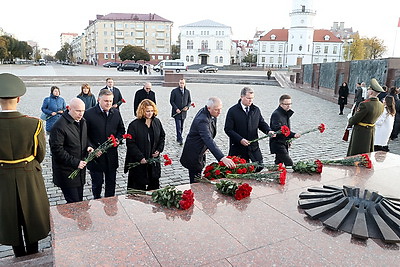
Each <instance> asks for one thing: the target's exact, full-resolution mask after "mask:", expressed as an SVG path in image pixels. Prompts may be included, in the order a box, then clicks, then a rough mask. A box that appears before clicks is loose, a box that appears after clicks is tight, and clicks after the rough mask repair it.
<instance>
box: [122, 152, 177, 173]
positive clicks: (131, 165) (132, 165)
mask: <svg viewBox="0 0 400 267" xmlns="http://www.w3.org/2000/svg"><path fill="white" fill-rule="evenodd" d="M163 159H164V166H168V165H171V164H172V160H171V159H170V157H169V156H168V155H167V154H164V155H163ZM146 161H147V164H154V163H156V162H161V161H162V160H161V157H156V158H148V159H146ZM140 164H141V163H140V162H132V163H128V164H127V167H128V169H131V168H135V167H136V166H139V165H140Z"/></svg>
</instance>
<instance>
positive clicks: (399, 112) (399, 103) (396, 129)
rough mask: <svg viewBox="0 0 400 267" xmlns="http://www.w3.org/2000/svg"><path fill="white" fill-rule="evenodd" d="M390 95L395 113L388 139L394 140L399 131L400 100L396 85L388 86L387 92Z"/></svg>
mask: <svg viewBox="0 0 400 267" xmlns="http://www.w3.org/2000/svg"><path fill="white" fill-rule="evenodd" d="M389 95H390V96H393V99H394V103H395V104H394V105H395V109H396V115H395V117H394V124H393V130H392V133H391V134H390V139H391V140H395V139H397V138H398V136H399V132H400V100H399V88H396V86H393V87H391V88H390V92H389Z"/></svg>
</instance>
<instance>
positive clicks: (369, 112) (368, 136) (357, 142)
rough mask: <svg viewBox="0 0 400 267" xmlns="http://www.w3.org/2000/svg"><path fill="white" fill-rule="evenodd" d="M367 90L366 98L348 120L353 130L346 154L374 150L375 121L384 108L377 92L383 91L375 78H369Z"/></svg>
mask: <svg viewBox="0 0 400 267" xmlns="http://www.w3.org/2000/svg"><path fill="white" fill-rule="evenodd" d="M367 92H368V99H367V100H365V101H363V102H361V103H360V105H359V106H358V109H357V110H356V112H355V113H354V115H353V116H352V117H351V118H350V119H349V122H348V126H350V127H351V126H352V127H353V131H352V133H351V138H350V142H349V148H348V150H347V156H353V155H357V154H362V153H369V152H373V151H374V134H375V122H376V121H377V120H378V118H379V116H380V115H381V114H382V112H383V110H384V108H383V104H382V103H381V102H380V101H379V99H378V94H379V93H380V92H383V89H382V87H381V86H380V85H379V83H378V82H377V80H376V79H371V85H370V87H369V89H368V91H367Z"/></svg>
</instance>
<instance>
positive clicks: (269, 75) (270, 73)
mask: <svg viewBox="0 0 400 267" xmlns="http://www.w3.org/2000/svg"><path fill="white" fill-rule="evenodd" d="M271 75H272V71H271V69H268V71H267V78H268V80H270V79H271Z"/></svg>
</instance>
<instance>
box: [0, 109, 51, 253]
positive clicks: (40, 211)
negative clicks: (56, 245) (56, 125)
mask: <svg viewBox="0 0 400 267" xmlns="http://www.w3.org/2000/svg"><path fill="white" fill-rule="evenodd" d="M0 129H1V131H0V143H1V144H2V145H1V146H0V161H1V164H0V177H1V179H0V244H3V245H12V246H17V245H21V244H20V243H19V234H18V227H17V225H18V217H19V216H22V214H18V213H19V212H18V211H19V209H18V208H17V207H18V204H17V199H18V198H19V200H20V206H21V209H22V211H23V213H24V214H23V217H24V220H25V223H26V226H25V227H24V228H25V229H24V231H25V238H26V236H29V242H36V241H38V240H40V239H43V238H45V237H47V235H48V233H49V231H50V215H49V214H50V211H49V209H50V205H49V200H48V198H47V193H46V188H45V185H44V179H43V176H42V167H41V166H40V163H41V162H42V161H43V159H44V156H45V154H46V139H45V136H44V130H43V122H42V121H41V120H39V119H37V118H32V117H28V116H26V115H23V114H21V113H20V112H17V111H15V112H0ZM31 155H33V156H34V158H33V159H32V160H31V161H29V162H27V161H23V162H20V163H6V162H10V161H16V160H20V159H24V158H27V157H29V156H31Z"/></svg>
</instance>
